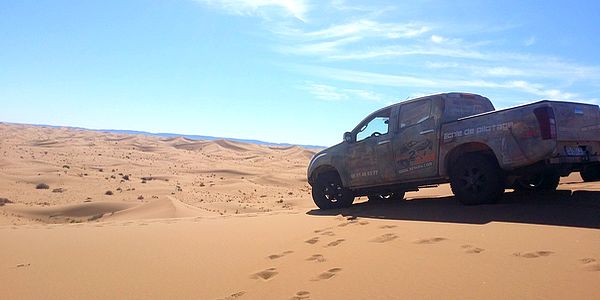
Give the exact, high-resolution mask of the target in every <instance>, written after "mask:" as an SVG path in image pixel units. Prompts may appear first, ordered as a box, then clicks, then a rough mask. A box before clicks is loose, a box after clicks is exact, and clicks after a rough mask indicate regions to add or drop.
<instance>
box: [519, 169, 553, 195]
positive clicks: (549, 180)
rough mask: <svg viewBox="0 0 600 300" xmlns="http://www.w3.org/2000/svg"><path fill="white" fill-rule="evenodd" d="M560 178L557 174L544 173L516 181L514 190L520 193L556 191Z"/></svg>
mask: <svg viewBox="0 0 600 300" xmlns="http://www.w3.org/2000/svg"><path fill="white" fill-rule="evenodd" d="M559 182H560V176H559V175H558V174H557V173H555V172H544V173H540V174H535V175H531V176H527V177H523V178H519V179H517V180H515V183H514V184H513V189H514V190H515V191H518V192H534V191H554V190H556V188H557V187H558V183H559Z"/></svg>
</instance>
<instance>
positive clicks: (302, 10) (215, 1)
mask: <svg viewBox="0 0 600 300" xmlns="http://www.w3.org/2000/svg"><path fill="white" fill-rule="evenodd" d="M195 1H197V2H201V3H205V4H208V5H212V6H217V7H220V8H222V9H224V10H226V11H228V12H230V13H233V14H239V15H259V16H267V13H268V12H269V10H270V9H275V11H276V12H279V13H284V14H286V15H290V16H293V17H295V18H296V19H298V20H301V21H305V20H306V14H307V13H308V9H309V8H308V4H307V2H306V1H305V0H195Z"/></svg>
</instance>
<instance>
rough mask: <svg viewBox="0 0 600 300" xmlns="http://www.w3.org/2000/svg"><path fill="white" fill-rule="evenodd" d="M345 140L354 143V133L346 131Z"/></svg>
mask: <svg viewBox="0 0 600 300" xmlns="http://www.w3.org/2000/svg"><path fill="white" fill-rule="evenodd" d="M344 142H346V143H352V142H353V138H352V133H350V132H344Z"/></svg>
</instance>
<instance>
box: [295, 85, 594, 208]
mask: <svg viewBox="0 0 600 300" xmlns="http://www.w3.org/2000/svg"><path fill="white" fill-rule="evenodd" d="M577 171H579V172H581V175H582V177H583V178H584V180H586V181H596V180H599V179H600V109H599V107H598V106H597V105H592V104H584V103H573V102H562V101H550V100H542V101H538V102H534V103H530V104H525V105H521V106H516V107H511V108H506V109H501V110H495V109H494V106H493V105H492V103H491V102H490V100H489V99H488V98H486V97H483V96H480V95H476V94H470V93H443V94H436V95H430V96H426V97H420V98H417V99H412V100H408V101H404V102H400V103H397V104H394V105H391V106H388V107H385V108H382V109H380V110H377V111H375V112H374V113H372V114H370V115H369V116H368V117H366V118H365V119H364V120H363V121H361V122H360V123H359V124H358V125H357V126H356V127H355V128H354V129H353V130H352V131H350V132H346V133H344V137H343V142H342V143H340V144H337V145H335V146H332V147H330V148H327V149H325V150H323V151H321V152H319V153H317V154H315V155H314V156H313V158H312V159H311V161H310V164H309V166H308V171H307V173H308V174H307V176H308V182H309V184H310V185H311V186H312V197H313V200H314V202H315V204H316V205H317V206H318V207H319V208H321V209H332V208H342V207H347V206H350V205H351V204H352V203H353V201H354V198H355V197H359V196H368V199H369V201H376V200H381V199H398V200H400V199H404V194H405V192H407V191H416V190H418V189H419V187H423V186H427V185H432V184H441V183H448V182H449V183H450V186H451V188H452V192H453V193H454V195H455V196H456V198H457V199H458V200H459V201H460V202H461V203H463V204H467V205H473V204H484V203H493V202H495V201H497V200H498V199H499V198H501V196H502V194H503V193H504V190H505V189H506V188H512V189H514V190H516V191H540V190H555V189H556V188H557V186H558V183H559V180H560V177H561V176H568V175H569V174H570V173H571V172H577Z"/></svg>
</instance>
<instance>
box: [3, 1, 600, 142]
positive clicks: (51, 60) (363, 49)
mask: <svg viewBox="0 0 600 300" xmlns="http://www.w3.org/2000/svg"><path fill="white" fill-rule="evenodd" d="M402 2H404V3H402ZM598 12H600V2H598V1H578V2H576V4H574V2H571V1H463V0H457V1H437V0H423V1H342V0H332V1H326V0H324V1H316V0H312V1H310V0H237V1H234V0H181V1H175V0H169V1H168V0H164V1H150V0H148V1H121V0H119V1H110V0H105V1H60V0H53V1H44V0H36V1H27V0H24V1H23V0H20V1H18V0H15V1H12V0H5V1H2V2H0V104H2V109H1V110H0V121H4V122H17V123H36V124H51V125H66V126H81V127H87V128H95V129H98V128H114V129H130V130H145V131H152V132H177V133H185V134H200V135H213V136H226V137H236V138H251V139H261V140H266V141H271V142H291V143H301V144H318V145H326V146H327V145H332V144H335V143H337V142H339V141H340V140H341V137H342V133H343V132H344V131H347V130H350V129H352V128H353V127H354V126H355V125H356V123H358V122H359V121H360V120H361V119H362V118H363V117H364V116H366V115H367V114H368V113H370V112H371V111H373V110H375V109H377V108H380V107H383V106H386V105H388V104H391V103H395V102H398V101H402V100H405V99H407V98H411V97H416V96H420V95H424V94H432V93H437V92H446V91H467V92H474V93H479V94H482V95H485V96H488V97H489V98H490V99H491V100H492V101H493V102H494V104H495V105H496V107H507V106H512V105H515V104H519V103H524V102H529V101H533V100H538V99H558V100H575V101H582V102H591V103H598V102H599V99H600V58H599V56H598V53H600V51H599V50H600V39H599V38H598V37H599V36H600V18H599V17H598Z"/></svg>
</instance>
